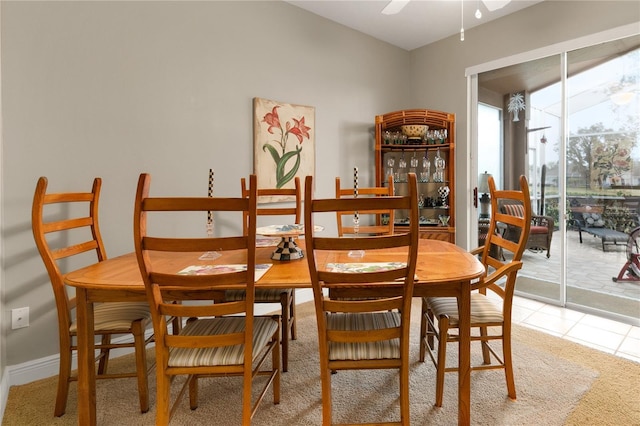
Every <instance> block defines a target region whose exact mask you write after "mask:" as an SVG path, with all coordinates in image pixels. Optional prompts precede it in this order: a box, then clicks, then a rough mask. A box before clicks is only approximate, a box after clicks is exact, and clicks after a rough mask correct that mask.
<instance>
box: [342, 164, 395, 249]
mask: <svg viewBox="0 0 640 426" xmlns="http://www.w3.org/2000/svg"><path fill="white" fill-rule="evenodd" d="M392 195H394V188H393V176H389V177H388V179H387V186H381V187H365V188H358V197H359V198H362V197H367V198H370V197H388V196H392ZM353 196H354V191H353V187H351V188H346V187H341V186H340V178H339V177H336V198H345V197H346V198H353ZM354 213H355V212H336V218H337V220H338V235H339V236H341V237H342V236H343V235H344V234H353V233H354V229H353V215H354ZM366 214H367V215H373V216H374V224H372V225H364V226H363V225H360V226H359V227H358V233H359V234H370V235H391V234H393V221H394V217H395V212H394V211H393V210H385V209H374V210H372V211H368V212H366ZM383 219H384V220H383ZM345 221H347V222H346V223H348V225H345Z"/></svg>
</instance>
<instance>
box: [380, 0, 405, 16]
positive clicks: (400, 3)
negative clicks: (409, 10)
mask: <svg viewBox="0 0 640 426" xmlns="http://www.w3.org/2000/svg"><path fill="white" fill-rule="evenodd" d="M409 1H410V0H391V1H390V2H389V3H388V4H387V5H386V6H385V7H384V9H382V12H381V13H382V14H383V15H395V14H396V13H398V12H400V11H401V10H402V8H404V7H405V6H406V5H407V3H409Z"/></svg>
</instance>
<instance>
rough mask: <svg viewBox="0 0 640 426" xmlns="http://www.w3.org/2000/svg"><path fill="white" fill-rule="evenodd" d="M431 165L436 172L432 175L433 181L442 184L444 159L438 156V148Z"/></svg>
mask: <svg viewBox="0 0 640 426" xmlns="http://www.w3.org/2000/svg"><path fill="white" fill-rule="evenodd" d="M433 165H434V166H435V168H436V171H435V173H434V174H433V181H434V182H444V168H445V165H446V164H445V161H444V158H442V157H441V156H440V148H438V151H436V158H434V159H433Z"/></svg>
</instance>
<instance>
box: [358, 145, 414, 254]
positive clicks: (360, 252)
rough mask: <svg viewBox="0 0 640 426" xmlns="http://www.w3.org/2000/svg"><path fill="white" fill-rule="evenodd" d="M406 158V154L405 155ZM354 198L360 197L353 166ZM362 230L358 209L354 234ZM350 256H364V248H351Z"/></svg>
mask: <svg viewBox="0 0 640 426" xmlns="http://www.w3.org/2000/svg"><path fill="white" fill-rule="evenodd" d="M403 159H404V156H403ZM404 166H405V167H406V166H407V165H406V163H405V165H404ZM353 198H358V168H357V167H354V168H353ZM359 231H360V214H359V213H358V212H357V211H356V212H354V213H353V235H354V237H355V238H358V232H359ZM348 256H349V257H355V258H360V257H363V256H364V250H351V251H349V254H348Z"/></svg>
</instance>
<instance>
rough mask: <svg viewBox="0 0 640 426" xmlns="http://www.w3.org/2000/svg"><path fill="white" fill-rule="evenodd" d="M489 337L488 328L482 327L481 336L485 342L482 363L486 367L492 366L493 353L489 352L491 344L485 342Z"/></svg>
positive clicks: (482, 342)
mask: <svg viewBox="0 0 640 426" xmlns="http://www.w3.org/2000/svg"><path fill="white" fill-rule="evenodd" d="M487 335H488V333H487V327H480V336H482V337H483V340H481V346H482V363H483V364H485V365H489V364H491V353H490V352H489V342H487V341H486V340H484V339H486V337H487Z"/></svg>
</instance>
